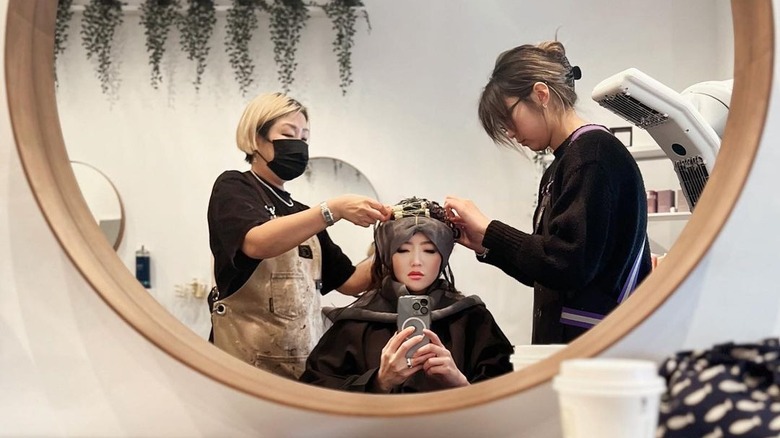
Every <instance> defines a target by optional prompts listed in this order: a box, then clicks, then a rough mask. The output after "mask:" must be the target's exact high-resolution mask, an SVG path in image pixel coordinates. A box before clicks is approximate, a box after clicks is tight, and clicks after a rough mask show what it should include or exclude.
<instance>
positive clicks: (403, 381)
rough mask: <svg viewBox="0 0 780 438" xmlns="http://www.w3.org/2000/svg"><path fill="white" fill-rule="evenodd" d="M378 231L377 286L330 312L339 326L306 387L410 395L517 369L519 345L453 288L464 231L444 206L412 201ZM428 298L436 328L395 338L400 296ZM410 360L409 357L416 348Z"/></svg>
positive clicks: (315, 356) (309, 364)
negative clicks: (453, 261)
mask: <svg viewBox="0 0 780 438" xmlns="http://www.w3.org/2000/svg"><path fill="white" fill-rule="evenodd" d="M393 212H394V215H393V217H392V218H391V220H389V221H387V222H384V223H381V224H380V225H378V226H377V228H376V231H375V245H376V253H375V259H374V265H373V271H372V280H373V282H372V288H371V289H369V291H368V292H366V293H365V294H363V296H361V297H360V298H359V299H358V300H357V301H356V302H354V303H353V304H351V305H350V306H348V307H345V308H340V309H335V310H331V311H329V312H327V313H328V318H329V319H330V320H332V321H333V326H332V327H331V328H330V329H329V330H328V331H327V332H326V333H325V334H324V335H323V337H322V338H321V339H320V342H319V343H318V344H317V346H316V347H315V348H314V350H313V351H312V352H311V354H310V355H309V358H308V360H307V361H306V370H305V371H304V373H303V375H302V376H301V377H300V380H301V381H302V382H307V383H311V384H314V385H319V386H324V387H327V388H333V389H341V390H345V391H356V392H371V393H406V392H424V391H434V390H439V389H445V388H454V387H458V386H466V385H469V384H471V383H475V382H479V381H481V380H486V379H489V378H492V377H495V376H498V375H501V374H504V373H508V372H510V371H512V364H511V363H510V362H509V356H510V355H511V354H512V352H513V347H512V345H511V344H510V343H509V340H508V339H507V338H506V336H505V335H504V333H503V332H502V331H501V329H500V328H499V327H498V325H497V324H496V322H495V320H494V319H493V316H492V315H491V314H490V312H489V311H488V310H487V309H486V308H485V304H484V303H483V302H482V300H480V299H479V297H477V296H474V295H472V296H469V297H466V296H464V295H462V294H461V293H460V292H458V291H457V290H456V289H455V287H454V286H453V283H452V271H451V270H449V269H447V271H448V272H445V268H448V267H449V264H448V260H449V257H450V253H451V252H452V249H453V245H454V244H455V239H456V238H457V234H458V230H457V228H455V227H454V226H453V225H452V224H451V223H449V222H448V221H447V220H446V219H445V216H444V210H443V208H442V207H441V206H440V205H439V204H437V203H435V202H429V201H426V200H424V199H417V198H411V199H406V200H404V201H401V203H399V205H396V206H395V207H393ZM406 293H410V294H425V295H428V296H429V297H430V301H431V302H432V306H431V308H432V309H433V311H432V312H431V327H430V328H431V330H424V337H423V336H419V335H418V336H413V337H411V338H410V339H407V337H409V336H410V335H411V334H412V333H413V332H414V327H407V328H406V329H404V330H402V331H400V332H397V322H396V320H397V305H398V304H397V303H398V297H399V296H400V295H404V294H406ZM424 338H427V339H428V340H429V341H430V342H429V343H427V344H426V345H424V346H423V347H420V348H419V349H418V350H417V351H416V352H414V354H413V355H412V356H411V358H410V359H407V357H406V353H407V352H408V351H410V349H411V350H413V349H412V347H414V346H415V345H416V344H417V343H418V342H420V341H421V340H422V339H424Z"/></svg>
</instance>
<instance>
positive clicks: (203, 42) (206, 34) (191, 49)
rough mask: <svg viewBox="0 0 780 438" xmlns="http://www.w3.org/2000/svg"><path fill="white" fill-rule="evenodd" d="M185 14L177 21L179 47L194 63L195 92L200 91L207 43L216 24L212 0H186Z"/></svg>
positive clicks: (206, 54)
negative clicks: (179, 36)
mask: <svg viewBox="0 0 780 438" xmlns="http://www.w3.org/2000/svg"><path fill="white" fill-rule="evenodd" d="M187 3H188V6H187V13H186V14H185V15H184V17H183V18H182V19H181V20H180V21H179V32H180V33H181V45H182V49H183V50H184V52H185V53H187V59H189V60H190V61H195V62H196V66H195V82H193V84H194V85H195V90H196V91H199V90H200V84H201V80H202V78H203V72H204V71H205V70H206V57H208V55H209V50H210V49H211V47H210V46H209V41H210V40H211V35H212V34H213V33H214V25H215V24H216V23H217V17H216V9H215V7H214V1H213V0H187Z"/></svg>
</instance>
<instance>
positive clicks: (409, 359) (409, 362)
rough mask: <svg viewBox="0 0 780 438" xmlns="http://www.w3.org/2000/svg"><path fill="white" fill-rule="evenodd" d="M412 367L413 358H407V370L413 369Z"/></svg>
mask: <svg viewBox="0 0 780 438" xmlns="http://www.w3.org/2000/svg"><path fill="white" fill-rule="evenodd" d="M411 367H412V358H411V357H407V358H406V368H411Z"/></svg>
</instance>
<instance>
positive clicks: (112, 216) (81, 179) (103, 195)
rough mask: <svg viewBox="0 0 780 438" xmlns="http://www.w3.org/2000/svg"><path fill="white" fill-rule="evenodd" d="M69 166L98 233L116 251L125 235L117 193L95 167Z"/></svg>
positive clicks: (78, 164) (123, 214) (121, 204)
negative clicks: (101, 234)
mask: <svg viewBox="0 0 780 438" xmlns="http://www.w3.org/2000/svg"><path fill="white" fill-rule="evenodd" d="M70 164H71V166H72V168H73V175H74V176H75V177H76V181H77V182H78V184H79V188H80V189H81V194H82V195H83V196H84V200H85V201H86V202H87V205H88V206H89V211H90V212H91V213H92V216H93V217H94V218H95V222H96V223H97V224H98V227H100V231H102V232H103V235H104V236H106V239H107V240H108V243H110V244H111V246H112V247H114V249H118V248H119V245H120V244H121V243H122V237H123V236H124V233H125V207H124V204H123V203H122V197H121V196H120V195H119V191H118V190H117V188H116V186H115V185H114V183H113V182H112V181H111V180H110V179H109V178H108V175H106V174H105V173H103V172H102V171H101V170H100V169H98V168H97V167H95V166H93V165H91V164H87V163H84V162H81V161H71V162H70Z"/></svg>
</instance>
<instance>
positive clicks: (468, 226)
mask: <svg viewBox="0 0 780 438" xmlns="http://www.w3.org/2000/svg"><path fill="white" fill-rule="evenodd" d="M444 209H445V211H446V212H447V217H448V218H449V219H450V221H452V223H454V224H455V225H457V226H458V228H460V229H461V236H460V239H458V243H460V244H461V245H463V246H465V247H467V248H470V249H473V250H474V251H476V252H479V253H481V252H484V251H485V247H484V246H482V239H484V238H485V231H486V230H487V227H488V225H490V218H488V217H487V216H485V215H484V214H483V213H482V212H481V211H480V210H479V208H477V206H476V204H474V202H472V201H471V200H470V199H462V198H456V197H454V196H447V198H445V200H444Z"/></svg>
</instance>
